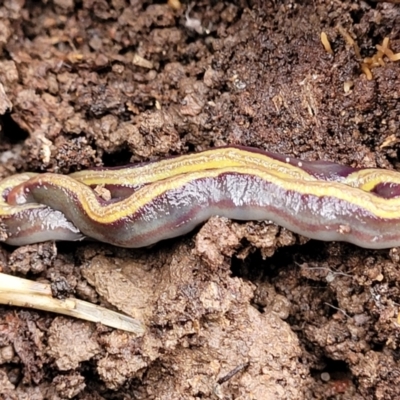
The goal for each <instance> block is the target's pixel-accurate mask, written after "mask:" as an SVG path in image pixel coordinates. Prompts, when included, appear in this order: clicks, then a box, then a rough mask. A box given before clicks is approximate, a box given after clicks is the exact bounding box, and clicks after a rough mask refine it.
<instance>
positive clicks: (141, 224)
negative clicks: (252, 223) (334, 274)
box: [0, 147, 400, 248]
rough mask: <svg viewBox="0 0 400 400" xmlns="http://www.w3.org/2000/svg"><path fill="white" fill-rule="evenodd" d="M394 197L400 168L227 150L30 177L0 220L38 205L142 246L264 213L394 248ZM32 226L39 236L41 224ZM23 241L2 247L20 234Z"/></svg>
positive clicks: (398, 235)
mask: <svg viewBox="0 0 400 400" xmlns="http://www.w3.org/2000/svg"><path fill="white" fill-rule="evenodd" d="M3 182H4V181H3ZM96 185H104V186H105V187H106V188H108V189H109V190H110V191H111V194H112V196H113V197H114V199H112V200H111V201H105V200H102V199H100V198H99V197H98V196H97V195H96V193H95V192H94V191H93V190H92V189H91V187H93V186H96ZM399 194H400V174H399V173H397V172H394V171H386V170H379V169H354V168H351V167H346V166H342V165H338V164H334V163H330V162H321V161H318V162H310V161H300V160H296V159H293V158H289V157H285V156H281V155H276V154H272V153H267V152H262V151H259V150H256V149H250V148H237V147H227V148H218V149H212V150H208V151H205V152H201V153H197V154H192V155H188V156H181V157H175V158H170V159H166V160H163V161H159V162H155V163H147V164H140V165H138V166H128V167H123V168H111V169H96V170H90V171H82V172H78V173H75V174H71V175H69V176H62V175H56V174H42V175H35V176H30V177H29V179H28V180H24V181H23V182H22V183H21V184H19V185H14V187H13V188H12V190H10V193H9V194H8V196H7V201H5V200H4V201H3V204H0V208H1V207H3V210H2V211H1V212H2V213H1V214H0V218H1V219H2V220H3V221H4V220H6V221H9V223H10V222H11V221H12V223H14V217H13V215H14V214H8V211H7V207H11V206H13V207H16V208H15V209H14V212H15V210H16V209H18V207H27V208H26V209H29V207H33V206H34V207H43V206H39V205H45V206H47V207H49V208H50V210H54V211H57V212H61V213H62V215H63V217H64V220H65V221H72V222H73V224H74V225H75V226H76V227H77V228H78V230H79V231H80V232H81V233H82V234H84V235H85V236H88V237H91V238H94V239H97V240H100V241H103V242H107V243H111V244H114V245H117V246H122V247H142V246H147V245H150V244H153V243H156V242H158V241H160V240H163V239H167V238H171V237H176V236H179V235H182V234H185V233H187V232H189V231H190V230H192V229H193V228H194V227H195V226H196V225H198V224H200V223H201V222H203V221H205V220H207V219H208V218H209V217H211V216H213V215H220V216H226V217H228V218H232V219H237V220H272V221H274V222H276V223H277V224H279V225H282V226H284V227H286V228H288V229H290V230H292V231H294V232H296V233H300V234H302V235H304V236H307V237H310V238H314V239H319V240H340V241H347V242H351V243H354V244H356V245H359V246H362V247H367V248H388V247H394V246H399V245H400V198H398V196H399ZM3 198H4V194H3ZM15 224H17V223H15ZM24 229H25V227H24V225H22V226H20V230H21V232H23V231H24ZM32 229H34V230H35V229H37V230H39V231H42V234H43V232H45V231H46V229H47V228H46V227H45V226H40V225H39V226H38V225H37V224H36V225H35V227H34V228H32ZM19 237H20V238H22V237H23V233H21V234H20V236H19ZM49 239H54V237H52V238H49ZM56 239H58V238H56ZM60 239H62V240H71V239H68V238H66V237H62V238H60ZM23 240H24V241H23V242H21V243H18V241H17V240H14V241H13V243H12V244H23V243H26V242H27V240H28V239H27V238H26V237H25V238H24V239H23ZM35 241H39V240H35ZM8 242H9V243H11V242H10V241H8ZM31 242H33V240H32V241H31Z"/></svg>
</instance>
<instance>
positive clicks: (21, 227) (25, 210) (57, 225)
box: [0, 173, 83, 246]
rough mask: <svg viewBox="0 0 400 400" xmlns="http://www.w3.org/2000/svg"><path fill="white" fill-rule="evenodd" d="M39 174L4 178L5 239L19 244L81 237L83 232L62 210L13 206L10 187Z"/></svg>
mask: <svg viewBox="0 0 400 400" xmlns="http://www.w3.org/2000/svg"><path fill="white" fill-rule="evenodd" d="M35 175H36V174H32V173H25V174H19V175H13V176H10V177H8V178H5V179H3V180H2V181H0V221H1V224H0V233H1V239H2V241H4V242H6V243H8V244H11V245H16V246H21V245H25V244H31V243H37V242H43V241H46V240H81V239H83V235H82V233H81V232H80V231H79V229H78V228H76V227H75V225H74V224H72V223H71V222H70V221H68V220H67V219H66V218H65V216H64V214H63V213H62V212H60V211H57V210H54V209H52V208H50V207H48V206H45V205H42V204H30V203H27V204H23V205H16V206H13V205H10V204H8V203H7V202H6V200H5V198H6V197H7V195H8V193H9V192H10V190H11V189H12V188H14V187H16V186H18V185H20V184H23V183H24V182H26V181H28V180H29V179H31V178H32V177H34V176H35Z"/></svg>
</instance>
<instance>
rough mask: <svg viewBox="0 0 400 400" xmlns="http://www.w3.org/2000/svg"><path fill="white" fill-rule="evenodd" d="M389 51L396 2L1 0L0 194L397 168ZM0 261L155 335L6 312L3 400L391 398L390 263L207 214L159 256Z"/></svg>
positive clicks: (47, 252) (31, 249)
mask: <svg viewBox="0 0 400 400" xmlns="http://www.w3.org/2000/svg"><path fill="white" fill-rule="evenodd" d="M321 34H323V35H322V36H323V37H325V36H324V35H326V40H324V42H325V46H324V45H323V44H322V42H321ZM399 34H400V8H399V5H396V4H394V3H390V2H372V1H349V0H347V1H341V0H336V1H324V0H315V1H313V2H311V1H309V2H300V1H299V2H294V1H282V2H281V1H268V0H267V1H250V0H249V1H246V0H238V1H232V2H228V1H226V2H222V1H210V0H208V1H206V0H203V1H197V2H195V3H193V4H189V3H181V2H180V1H179V0H170V1H168V2H167V1H157V2H154V3H153V2H151V1H140V0H130V1H129V0H112V1H106V0H83V1H73V0H52V1H47V0H42V1H33V0H25V1H24V0H4V1H3V2H2V5H0V81H1V84H2V85H1V87H0V89H1V90H0V114H1V117H0V118H1V131H0V152H1V153H0V161H1V165H0V176H1V177H6V176H8V175H10V174H13V173H17V172H21V171H36V172H41V171H48V172H57V173H69V172H73V171H76V170H80V169H84V168H89V167H95V166H102V165H107V166H114V165H124V164H126V163H129V162H139V161H149V160H157V159H162V158H164V157H167V156H172V155H177V154H186V153H189V152H193V151H200V150H203V149H206V148H209V147H213V146H223V145H228V144H233V145H247V146H255V147H258V148H263V149H267V150H270V151H274V152H278V153H282V154H285V155H288V156H295V157H299V158H302V159H309V160H319V159H324V160H330V161H335V162H340V163H343V164H347V165H350V166H352V167H381V168H389V169H395V168H398V167H399V165H398V159H399V158H398V150H399V141H400V139H399V134H400V129H399V125H400V120H399V115H400V102H399V97H400V63H398V62H391V61H390V60H388V59H387V58H384V60H385V62H384V63H381V65H379V66H377V67H374V63H373V62H372V61H371V60H364V58H367V57H370V58H371V57H373V56H374V55H376V53H377V48H376V45H380V44H382V43H384V39H385V38H386V37H387V38H389V39H390V41H389V47H390V49H391V50H393V52H394V53H396V52H400V36H399ZM327 42H329V45H330V48H329V45H328V43H327ZM378 64H379V63H378ZM370 67H371V68H370ZM368 71H369V72H368ZM368 73H370V76H368V78H369V79H367V76H366V74H367V75H368ZM0 261H1V271H2V272H5V273H10V274H14V275H17V276H21V277H28V278H29V279H33V280H38V281H46V282H50V283H51V284H52V285H53V287H54V288H56V289H57V288H58V289H59V290H60V295H68V296H76V297H78V298H81V299H84V300H87V301H91V302H92V303H96V304H100V305H103V306H105V307H108V308H111V309H114V310H118V311H121V312H124V313H126V314H128V315H131V316H133V317H135V318H138V319H141V320H142V321H143V322H144V323H145V324H146V327H147V332H146V334H145V335H144V336H143V337H136V336H135V335H133V334H129V333H126V332H123V331H118V330H113V329H110V328H106V327H104V326H102V325H101V324H97V325H96V324H93V323H89V322H84V321H80V320H74V319H72V318H67V317H62V316H57V315H54V314H51V313H46V312H42V311H35V310H29V309H21V308H16V307H14V308H13V307H10V306H1V307H0V393H1V395H0V397H1V398H4V399H34V400H39V399H71V398H76V399H88V400H89V399H96V400H97V399H162V400H167V399H174V400H176V399H389V398H391V399H395V398H399V397H400V369H399V354H400V353H399V350H398V345H399V339H400V338H399V334H400V329H399V318H398V313H399V302H400V272H399V267H400V265H399V264H400V255H399V250H398V249H391V250H381V251H372V250H366V249H361V248H357V247H355V246H352V245H349V244H344V243H322V242H317V241H308V240H307V239H305V238H302V237H299V236H297V235H294V234H292V233H291V232H289V231H287V230H285V229H282V228H280V227H278V226H276V225H274V224H272V223H268V222H263V223H254V222H248V223H237V222H234V221H229V220H226V219H223V218H217V217H216V218H212V219H211V220H210V221H208V222H207V223H206V224H205V225H203V226H202V227H200V228H199V229H198V230H197V231H196V232H193V233H192V234H189V235H186V236H185V237H183V238H177V239H174V240H171V241H168V242H164V243H160V244H158V245H156V246H153V247H152V248H148V249H142V250H127V249H119V248H115V247H112V246H108V245H103V244H100V243H58V244H56V245H54V244H53V243H44V244H37V245H31V246H24V247H21V248H17V249H15V248H11V247H9V246H2V247H1V251H0ZM56 292H57V290H56Z"/></svg>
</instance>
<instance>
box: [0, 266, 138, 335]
mask: <svg viewBox="0 0 400 400" xmlns="http://www.w3.org/2000/svg"><path fill="white" fill-rule="evenodd" d="M0 304H7V305H13V306H19V307H27V308H34V309H38V310H44V311H51V312H54V313H57V314H63V315H68V316H70V317H74V318H79V319H84V320H86V321H91V322H96V323H102V324H103V325H106V326H110V327H112V328H116V329H121V330H124V331H128V332H133V333H135V334H137V335H143V334H144V331H145V328H144V325H143V324H142V323H141V322H139V321H137V320H135V319H133V318H131V317H128V316H127V315H124V314H119V313H117V312H115V311H111V310H108V309H107V308H104V307H100V306H98V305H96V304H92V303H88V302H87V301H83V300H79V299H75V298H67V299H64V300H59V299H55V298H53V296H52V292H51V288H50V285H48V284H46V283H39V282H35V281H30V280H27V279H22V278H18V277H15V276H11V275H7V274H3V273H0Z"/></svg>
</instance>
